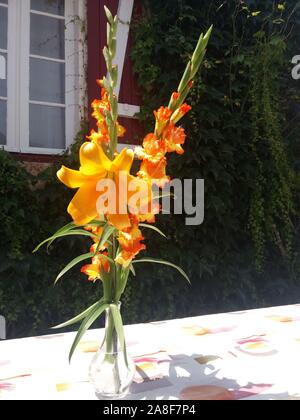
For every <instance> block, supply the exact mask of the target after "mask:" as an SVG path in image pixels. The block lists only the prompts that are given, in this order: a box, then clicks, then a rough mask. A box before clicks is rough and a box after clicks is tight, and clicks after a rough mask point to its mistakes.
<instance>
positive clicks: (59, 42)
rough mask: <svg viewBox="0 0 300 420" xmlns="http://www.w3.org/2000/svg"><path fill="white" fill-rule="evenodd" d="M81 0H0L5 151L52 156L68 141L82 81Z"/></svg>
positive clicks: (0, 127)
mask: <svg viewBox="0 0 300 420" xmlns="http://www.w3.org/2000/svg"><path fill="white" fill-rule="evenodd" d="M84 3H85V1H84V0H22V1H20V0H6V1H5V0H0V145H3V146H4V147H5V148H6V149H7V150H9V151H14V152H23V153H41V154H55V153H60V152H61V151H63V150H64V149H66V147H68V146H69V145H70V144H71V143H72V141H73V139H74V137H75V134H76V132H77V130H78V128H79V123H80V102H81V98H80V97H81V96H82V95H81V94H80V91H81V87H82V84H83V82H82V81H83V80H84V79H85V78H84V74H83V64H82V55H83V53H82V51H80V50H82V43H81V42H80V38H81V37H82V34H81V25H80V21H79V17H81V16H82V14H83V10H84ZM16 28H19V29H18V30H17V31H16Z"/></svg>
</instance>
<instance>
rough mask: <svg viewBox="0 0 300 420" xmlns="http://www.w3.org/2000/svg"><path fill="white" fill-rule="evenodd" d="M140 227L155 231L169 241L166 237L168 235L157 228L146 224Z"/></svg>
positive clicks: (141, 224)
mask: <svg viewBox="0 0 300 420" xmlns="http://www.w3.org/2000/svg"><path fill="white" fill-rule="evenodd" d="M139 226H141V227H143V228H146V229H151V230H154V231H155V232H157V233H158V234H159V235H161V236H163V237H164V238H166V239H168V238H167V237H166V235H165V234H164V233H163V232H162V231H161V230H160V229H158V228H157V227H156V226H153V225H147V224H146V223H140V224H139Z"/></svg>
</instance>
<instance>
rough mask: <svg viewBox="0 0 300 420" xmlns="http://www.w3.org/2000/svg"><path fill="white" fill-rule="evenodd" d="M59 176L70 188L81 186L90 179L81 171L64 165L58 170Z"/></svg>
mask: <svg viewBox="0 0 300 420" xmlns="http://www.w3.org/2000/svg"><path fill="white" fill-rule="evenodd" d="M56 175H57V178H58V179H59V180H60V181H61V182H62V183H63V184H65V185H66V186H67V187H69V188H79V187H81V186H82V185H83V184H84V183H85V182H87V180H88V176H87V175H84V174H83V173H81V172H79V171H74V170H73V169H69V168H66V167H65V166H62V167H61V169H60V170H59V171H58V172H57V174H56Z"/></svg>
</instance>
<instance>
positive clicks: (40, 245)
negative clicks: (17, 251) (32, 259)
mask: <svg viewBox="0 0 300 420" xmlns="http://www.w3.org/2000/svg"><path fill="white" fill-rule="evenodd" d="M76 227H77V226H76V225H74V223H73V222H72V223H68V224H67V225H66V226H64V227H62V228H60V229H59V230H58V231H57V232H55V233H54V235H52V236H50V238H48V239H45V240H44V241H43V242H41V243H40V244H39V245H38V246H37V247H36V248H35V249H34V250H33V251H32V252H33V253H35V252H37V251H38V250H39V249H40V248H41V247H42V246H43V245H45V244H46V243H47V242H50V241H53V238H56V236H57V235H60V234H62V233H65V232H68V231H70V230H72V229H75V228H76Z"/></svg>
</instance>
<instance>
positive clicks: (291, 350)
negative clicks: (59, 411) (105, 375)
mask: <svg viewBox="0 0 300 420" xmlns="http://www.w3.org/2000/svg"><path fill="white" fill-rule="evenodd" d="M125 332H126V341H127V346H128V351H129V353H130V354H131V356H132V357H133V358H134V359H135V362H136V364H137V365H138V367H139V369H138V372H140V373H139V374H137V376H136V379H135V382H134V384H133V385H132V387H131V393H130V395H129V396H128V397H127V399H132V400H141V399H143V400H155V399H156V400H180V399H202V398H207V395H211V398H212V399H300V362H299V360H300V305H294V306H286V307H278V308H268V309H258V310H254V311H245V312H239V313H227V314H218V315H211V316H201V317H196V318H186V319H179V320H171V321H166V322H155V323H149V324H140V325H132V326H127V327H126V328H125ZM74 334H75V333H68V334H56V335H51V336H43V337H32V338H24V339H18V340H7V341H2V342H0V399H95V398H96V397H95V395H94V391H93V388H92V387H91V385H90V384H89V382H88V379H87V373H88V366H89V363H90V360H91V357H92V356H93V354H94V353H95V351H96V350H97V347H98V345H99V343H100V342H101V337H102V336H103V330H91V331H88V332H87V333H86V335H85V336H84V338H83V340H82V341H81V343H80V344H79V347H78V350H77V351H76V353H75V355H74V358H73V360H72V363H71V365H69V363H68V352H69V349H70V346H71V344H72V341H73V339H74Z"/></svg>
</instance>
